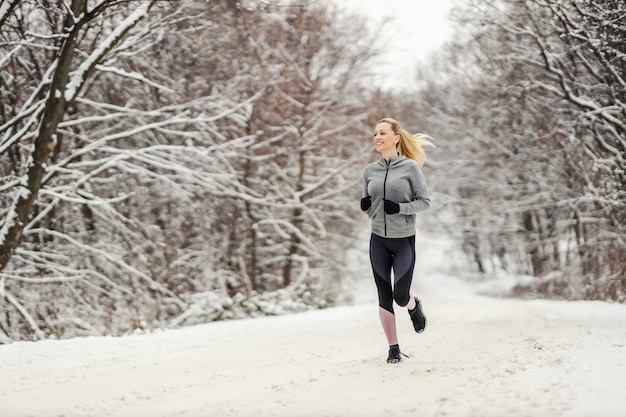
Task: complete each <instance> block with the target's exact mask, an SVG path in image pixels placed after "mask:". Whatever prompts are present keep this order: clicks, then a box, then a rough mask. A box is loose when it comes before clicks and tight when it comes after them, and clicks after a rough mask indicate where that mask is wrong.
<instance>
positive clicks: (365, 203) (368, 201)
mask: <svg viewBox="0 0 626 417" xmlns="http://www.w3.org/2000/svg"><path fill="white" fill-rule="evenodd" d="M371 206H372V196H370V195H368V196H367V197H363V198H362V199H361V210H363V211H367V210H368V209H369V208H370V207H371Z"/></svg>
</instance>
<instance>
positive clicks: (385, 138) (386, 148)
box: [374, 122, 400, 159]
mask: <svg viewBox="0 0 626 417" xmlns="http://www.w3.org/2000/svg"><path fill="white" fill-rule="evenodd" d="M399 141H400V135H396V134H395V133H394V132H393V130H392V129H391V124H389V123H387V122H380V123H378V124H377V125H376V129H374V146H375V147H376V150H377V151H378V152H380V153H381V154H382V155H383V157H384V158H385V159H386V158H388V157H394V158H395V157H396V156H397V154H398V152H397V151H396V144H397V143H398V142H399Z"/></svg>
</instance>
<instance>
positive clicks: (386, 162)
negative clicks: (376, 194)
mask: <svg viewBox="0 0 626 417" xmlns="http://www.w3.org/2000/svg"><path fill="white" fill-rule="evenodd" d="M390 163H391V160H389V161H385V165H386V166H385V180H384V181H383V223H384V225H385V237H387V213H385V199H386V198H387V174H389V164H390Z"/></svg>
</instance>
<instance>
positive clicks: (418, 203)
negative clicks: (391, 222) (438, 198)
mask: <svg viewBox="0 0 626 417" xmlns="http://www.w3.org/2000/svg"><path fill="white" fill-rule="evenodd" d="M412 165H413V167H414V168H413V169H414V172H413V173H412V174H411V191H412V193H413V200H411V201H409V202H407V203H400V214H415V213H419V212H421V211H424V210H426V209H428V208H429V207H430V194H429V193H428V186H427V185H426V178H424V174H423V173H422V169H421V168H420V166H419V164H418V163H415V164H412Z"/></svg>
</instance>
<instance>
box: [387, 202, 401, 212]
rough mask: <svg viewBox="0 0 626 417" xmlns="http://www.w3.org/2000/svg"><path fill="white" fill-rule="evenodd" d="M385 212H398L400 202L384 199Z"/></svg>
mask: <svg viewBox="0 0 626 417" xmlns="http://www.w3.org/2000/svg"><path fill="white" fill-rule="evenodd" d="M385 213H387V214H398V213H400V204H398V203H395V202H393V201H390V200H387V199H385Z"/></svg>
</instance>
